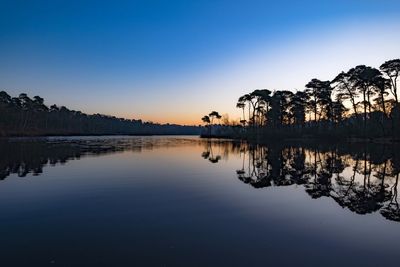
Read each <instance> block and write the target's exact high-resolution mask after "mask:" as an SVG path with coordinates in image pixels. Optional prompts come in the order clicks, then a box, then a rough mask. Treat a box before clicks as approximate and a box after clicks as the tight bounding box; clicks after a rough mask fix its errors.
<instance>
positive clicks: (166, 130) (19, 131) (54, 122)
mask: <svg viewBox="0 0 400 267" xmlns="http://www.w3.org/2000/svg"><path fill="white" fill-rule="evenodd" d="M199 133H200V127H197V126H182V125H175V124H156V123H150V122H142V120H129V119H124V118H116V117H114V116H107V115H102V114H93V115H88V114H85V113H83V112H81V111H76V110H70V109H68V108H66V107H64V106H61V107H59V106H56V105H52V106H50V107H48V106H46V105H45V104H44V99H43V98H42V97H40V96H34V97H33V98H30V97H28V95H27V94H24V93H22V94H20V95H19V96H18V97H11V96H10V95H9V94H8V93H6V92H5V91H1V92H0V136H38V135H116V134H128V135H129V134H131V135H153V134H154V135H161V134H162V135H164V134H166V135H167V134H171V135H173V134H182V135H192V134H199Z"/></svg>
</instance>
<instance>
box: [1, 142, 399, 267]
mask: <svg viewBox="0 0 400 267" xmlns="http://www.w3.org/2000/svg"><path fill="white" fill-rule="evenodd" d="M399 173H400V149H399V147H398V146H396V145H365V144H302V145H299V144H288V143H282V144H280V143H277V142H274V143H273V144H270V145H265V146H261V145H251V144H247V143H244V142H238V141H230V140H206V139H200V138H197V137H190V136H164V137H151V136H149V137H122V136H113V137H51V138H35V139H29V138H15V139H9V140H2V141H0V179H1V180H0V237H1V243H0V256H1V257H0V262H1V265H2V266H278V265H279V266H385V265H386V266H389V265H391V266H397V262H398V259H397V257H398V252H399V249H400V209H399V203H398V202H399V198H400V197H399V196H398V188H399V185H398V184H399Z"/></svg>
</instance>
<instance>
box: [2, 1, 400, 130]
mask: <svg viewBox="0 0 400 267" xmlns="http://www.w3.org/2000/svg"><path fill="white" fill-rule="evenodd" d="M394 58H400V1H398V0H336V1H332V0H324V1H310V0H302V1H294V0H292V1H284V0H281V1H250V0H247V1H245V0H243V1H234V0H230V1H218V0H214V1H208V0H203V1H195V0H191V1H173V0H169V1H152V0H147V1H115V0H114V1H101V0H97V1H85V0H81V1H72V0H69V1H58V0H48V1H41V0H36V1H27V0H26V1H19V0H12V1H3V0H0V90H5V91H7V92H8V93H9V94H11V95H12V96H17V95H18V94H19V93H22V92H24V93H27V94H28V95H29V96H31V97H33V96H35V95H40V96H42V97H43V98H44V99H45V103H46V104H48V105H51V104H57V105H60V106H61V105H64V106H67V107H68V108H70V109H74V110H81V111H83V112H86V113H89V114H92V113H102V114H107V115H114V116H118V117H124V118H129V119H142V120H145V121H153V122H160V123H179V124H188V125H196V124H200V123H201V117H202V116H203V115H205V114H208V113H209V112H211V111H212V110H216V111H218V112H219V113H220V114H228V115H229V117H230V118H231V119H238V118H239V117H240V114H241V111H240V110H238V109H237V108H236V107H235V106H236V101H237V99H238V97H239V96H241V95H243V94H245V93H248V92H251V91H253V90H254V89H259V88H267V89H270V90H292V91H296V90H302V89H304V85H305V84H306V83H307V82H308V81H309V80H311V79H312V78H319V79H321V80H330V79H333V78H334V77H335V75H336V74H338V73H339V72H341V71H347V70H348V69H350V68H351V67H354V66H356V65H360V64H365V65H370V66H373V67H379V66H380V64H382V63H383V62H384V61H386V60H389V59H394Z"/></svg>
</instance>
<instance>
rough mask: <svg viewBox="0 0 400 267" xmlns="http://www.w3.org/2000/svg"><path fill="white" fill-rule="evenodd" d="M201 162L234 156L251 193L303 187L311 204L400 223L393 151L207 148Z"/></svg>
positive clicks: (399, 162) (398, 164) (397, 161)
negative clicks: (324, 200)
mask: <svg viewBox="0 0 400 267" xmlns="http://www.w3.org/2000/svg"><path fill="white" fill-rule="evenodd" d="M205 147H206V149H205V152H203V154H202V156H203V157H204V158H208V159H209V160H210V161H211V162H213V163H215V162H217V161H218V160H216V159H221V158H222V156H221V155H222V154H218V153H215V151H216V150H218V151H220V152H221V151H222V153H224V154H229V153H238V154H239V155H240V157H241V159H242V166H241V167H240V168H238V169H237V170H236V174H237V177H238V179H239V180H240V181H242V182H243V183H245V184H249V185H250V186H252V187H254V188H264V187H273V186H291V185H301V186H303V187H304V190H305V192H306V193H307V194H308V195H309V196H310V197H312V198H313V199H318V198H321V197H330V198H332V199H333V200H334V201H335V202H336V203H337V204H339V205H340V206H341V207H343V208H347V209H349V210H350V211H352V212H355V213H357V214H367V213H374V212H379V213H380V214H381V215H382V216H383V217H385V218H386V219H389V220H392V221H400V208H399V203H398V194H397V189H398V182H399V173H400V157H399V155H398V154H399V153H398V152H397V151H399V150H398V147H396V146H383V145H360V144H358V145H354V144H353V145H343V146H340V145H336V146H329V145H323V144H319V145H318V146H317V145H315V144H314V145H310V144H308V145H304V146H298V145H284V144H274V145H268V146H261V145H249V144H246V143H229V142H218V143H212V142H208V143H207V145H206V146H205Z"/></svg>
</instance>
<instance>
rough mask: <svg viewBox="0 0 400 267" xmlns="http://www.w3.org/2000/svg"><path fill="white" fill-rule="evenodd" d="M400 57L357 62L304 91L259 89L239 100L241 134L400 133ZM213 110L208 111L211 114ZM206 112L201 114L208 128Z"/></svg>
mask: <svg viewBox="0 0 400 267" xmlns="http://www.w3.org/2000/svg"><path fill="white" fill-rule="evenodd" d="M399 74H400V59H394V60H389V61H386V62H385V63H383V64H382V65H381V66H380V69H376V68H373V67H369V66H365V65H359V66H356V67H354V68H351V69H350V70H348V71H347V72H341V73H340V74H338V75H337V76H336V77H335V78H334V79H333V80H331V81H321V80H319V79H312V80H311V81H310V82H308V83H307V84H306V85H305V89H304V90H298V91H296V92H292V91H282V90H275V91H271V90H268V89H258V90H254V91H253V92H251V93H248V94H245V95H243V96H241V97H240V98H239V99H238V102H237V104H236V107H237V108H240V109H242V112H243V114H242V118H241V120H240V125H241V128H242V129H241V130H237V131H235V133H234V134H236V135H241V136H244V137H254V136H257V137H258V138H260V137H261V138H264V137H279V138H283V137H307V136H310V137H318V136H319V137H337V138H342V137H367V138H377V137H390V138H393V137H395V138H399V137H400V105H399V95H398V94H399V93H398V90H397V88H398V81H397V80H398V77H399ZM210 115H211V114H210ZM209 117H210V116H205V117H203V118H202V120H203V121H204V122H206V123H207V125H208V126H209V128H211V124H212V122H211V121H210V119H209Z"/></svg>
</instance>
